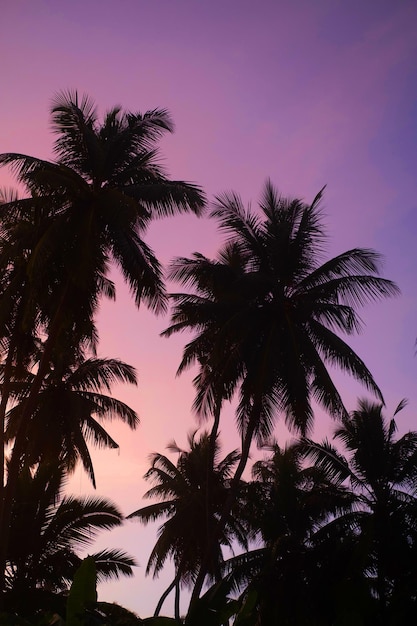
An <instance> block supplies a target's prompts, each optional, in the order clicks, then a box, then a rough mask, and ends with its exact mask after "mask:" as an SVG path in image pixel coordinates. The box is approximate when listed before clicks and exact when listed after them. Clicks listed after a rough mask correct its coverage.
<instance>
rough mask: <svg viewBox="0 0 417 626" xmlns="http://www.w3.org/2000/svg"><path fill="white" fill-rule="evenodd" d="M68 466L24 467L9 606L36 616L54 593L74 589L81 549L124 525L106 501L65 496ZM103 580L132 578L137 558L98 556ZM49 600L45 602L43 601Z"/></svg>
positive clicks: (114, 553)
mask: <svg viewBox="0 0 417 626" xmlns="http://www.w3.org/2000/svg"><path fill="white" fill-rule="evenodd" d="M65 484H66V472H65V468H64V466H63V465H62V464H60V463H55V464H52V465H51V464H40V465H39V466H38V467H37V468H36V470H34V471H33V470H31V469H30V468H29V467H28V466H26V467H24V468H23V469H22V471H21V472H20V474H19V481H18V491H17V494H16V498H15V500H14V502H13V510H12V528H11V534H10V542H9V547H8V553H7V570H6V589H7V594H6V604H7V605H8V607H9V610H10V609H12V608H17V609H19V612H21V613H23V612H26V613H27V614H29V615H30V614H31V611H32V610H33V609H34V608H36V609H39V608H41V605H42V602H43V601H44V602H46V606H48V603H49V602H50V600H51V597H52V596H53V595H54V594H60V593H62V592H65V591H67V590H68V589H69V586H70V584H71V581H72V579H73V577H74V573H75V571H76V570H77V569H78V567H79V566H80V563H81V561H82V557H81V556H80V555H79V552H80V551H81V550H85V549H86V548H87V547H88V546H90V545H91V544H92V542H93V541H94V539H95V538H96V536H97V534H98V533H99V532H100V531H101V530H105V529H111V528H115V527H117V526H120V524H121V523H122V516H121V514H120V512H119V511H118V509H117V508H116V507H115V506H114V505H113V504H112V503H110V502H108V501H107V500H104V499H102V498H74V497H72V496H67V495H65V496H64V495H63V492H64V487H65ZM92 556H93V558H94V560H95V563H96V569H97V577H98V580H99V581H100V580H107V579H109V578H118V577H119V576H121V575H123V576H132V566H134V565H135V562H134V560H133V558H132V557H130V556H128V555H127V554H125V553H124V552H122V551H120V550H102V551H100V552H97V553H95V554H94V555H92ZM43 598H44V600H43Z"/></svg>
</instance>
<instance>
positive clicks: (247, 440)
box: [187, 407, 259, 619]
mask: <svg viewBox="0 0 417 626" xmlns="http://www.w3.org/2000/svg"><path fill="white" fill-rule="evenodd" d="M254 408H255V407H254ZM258 416H259V411H255V410H254V409H252V413H251V417H250V419H249V422H248V426H247V429H246V432H245V434H244V435H242V454H241V457H240V460H239V464H238V466H237V468H236V471H235V474H234V476H233V478H232V480H231V482H230V490H229V495H228V497H227V500H226V502H225V505H224V508H223V511H222V514H221V517H220V519H219V522H218V524H217V526H216V532H215V533H214V536H213V537H212V540H211V542H210V544H209V545H208V546H207V551H206V554H205V557H204V559H203V562H202V564H201V567H200V571H199V572H198V575H197V578H196V581H195V584H194V588H193V591H192V594H191V599H190V604H189V607H188V614H187V619H188V617H189V616H191V619H192V613H193V610H194V608H195V605H196V604H197V602H198V600H199V598H200V594H201V590H202V588H203V585H204V581H205V578H206V576H207V573H208V565H209V562H210V552H211V550H212V549H213V547H214V545H215V541H219V539H220V537H221V533H222V532H223V530H224V527H225V526H226V521H227V518H228V516H229V515H230V512H231V510H232V508H233V505H234V504H235V502H236V498H237V495H238V491H239V483H240V480H241V478H242V475H243V472H244V471H245V468H246V465H247V462H248V459H249V452H250V447H251V443H252V439H253V435H254V432H255V429H256V424H257V423H258Z"/></svg>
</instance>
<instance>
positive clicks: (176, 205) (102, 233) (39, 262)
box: [0, 92, 205, 561]
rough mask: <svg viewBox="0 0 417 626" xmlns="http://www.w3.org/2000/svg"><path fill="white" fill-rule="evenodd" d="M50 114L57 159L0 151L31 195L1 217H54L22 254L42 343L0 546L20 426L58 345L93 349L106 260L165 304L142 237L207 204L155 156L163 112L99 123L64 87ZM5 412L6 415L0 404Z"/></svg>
mask: <svg viewBox="0 0 417 626" xmlns="http://www.w3.org/2000/svg"><path fill="white" fill-rule="evenodd" d="M51 113H52V127H53V131H54V132H55V133H56V134H57V139H56V142H55V146H54V151H55V154H56V156H57V160H56V161H55V162H48V161H44V160H42V159H39V158H36V157H31V156H27V155H22V154H16V153H7V154H2V155H0V165H10V166H11V168H12V170H13V171H14V173H15V174H16V177H17V180H18V182H19V183H20V184H22V185H24V186H25V187H26V189H27V190H28V192H29V197H28V198H25V199H23V200H17V199H11V200H10V201H8V202H3V203H2V204H1V205H0V222H1V223H12V222H13V221H16V220H17V221H19V220H20V219H21V218H22V217H23V216H24V215H26V214H27V211H28V210H30V207H33V205H39V204H41V205H42V206H43V207H46V210H47V211H49V214H50V215H51V216H52V219H51V220H50V223H49V226H48V228H47V229H46V231H45V232H43V233H42V235H41V236H40V238H39V239H38V241H37V242H36V245H35V246H34V247H33V248H32V249H31V250H30V255H29V258H28V259H27V279H28V281H29V282H30V283H31V284H32V286H33V285H37V286H41V287H42V288H41V289H37V290H36V293H37V294H39V293H41V294H42V293H43V298H42V301H41V303H39V306H40V307H41V321H42V327H41V329H39V330H40V331H42V333H43V334H44V335H46V340H45V342H44V345H43V350H42V353H41V354H40V357H39V361H38V366H37V369H36V374H35V376H34V378H33V382H32V385H31V387H30V390H29V391H28V394H27V397H26V399H25V406H24V409H23V411H22V417H21V422H20V426H19V430H18V432H17V433H16V437H15V441H14V447H13V453H12V457H11V460H10V463H9V473H8V481H7V488H6V490H5V493H4V494H3V495H4V497H3V498H2V511H1V524H0V532H1V536H2V538H3V539H4V542H5V543H7V534H8V529H9V522H10V512H11V503H12V498H13V492H14V490H15V488H16V482H17V475H18V467H19V462H20V459H21V457H22V454H23V451H24V445H25V440H26V427H27V424H28V420H29V419H30V416H31V415H32V413H33V411H34V410H35V407H36V398H37V395H38V393H39V391H40V389H41V387H42V384H43V381H44V379H45V377H46V376H47V375H48V371H49V370H50V364H51V361H52V360H53V359H54V358H56V355H57V353H59V352H60V350H61V348H60V347H59V346H60V342H61V341H64V344H65V343H66V342H68V340H70V342H71V343H72V345H75V344H83V343H86V342H87V343H90V344H91V345H92V347H93V348H94V346H95V344H96V340H97V337H96V333H95V328H94V321H93V320H94V313H95V311H96V309H97V305H98V302H99V299H100V296H102V295H107V296H110V297H114V285H113V284H112V283H111V282H110V281H109V280H108V278H107V276H106V275H107V273H108V270H109V266H110V262H111V261H113V262H114V263H115V264H116V265H117V266H118V267H119V268H120V270H121V272H122V274H123V276H124V278H125V280H126V281H127V283H128V285H129V287H130V289H131V292H132V295H133V297H134V300H135V302H136V304H137V305H138V306H139V304H140V303H141V302H145V303H146V304H147V305H148V306H149V307H150V308H151V309H152V310H155V311H161V310H164V308H165V306H166V295H165V291H164V285H163V281H162V275H161V269H160V266H159V263H158V261H157V259H156V257H155V256H154V254H153V252H152V250H151V249H150V248H149V247H148V246H147V245H146V243H145V242H144V241H143V238H142V237H143V234H144V232H145V231H146V227H147V225H148V224H149V222H150V220H151V219H153V218H155V217H160V216H164V215H170V214H172V213H174V212H177V211H188V210H191V211H193V212H194V213H197V214H199V213H200V212H201V210H202V208H203V206H204V202H205V200H204V195H203V193H202V192H201V190H200V189H199V188H198V187H196V186H194V185H190V184H188V183H184V182H182V181H171V180H169V179H168V178H167V176H166V175H165V173H164V171H163V169H162V168H161V166H160V164H159V163H158V151H157V141H158V139H159V138H160V137H161V136H162V135H163V134H164V133H165V132H170V131H172V128H173V125H172V121H171V119H170V116H169V114H168V113H167V111H165V110H160V109H155V110H153V111H148V112H146V113H145V114H143V115H142V114H140V113H124V112H123V111H122V110H121V108H120V107H115V108H113V109H112V110H110V111H109V112H108V113H107V114H106V115H105V117H104V121H103V122H102V123H100V122H99V120H98V116H97V111H96V108H95V105H94V103H93V102H92V101H91V100H90V99H89V98H88V97H86V96H83V97H81V98H80V97H79V96H78V94H77V92H74V93H71V92H67V93H65V92H64V93H61V94H58V96H57V97H56V98H55V101H54V103H53V106H52V111H51ZM68 338H70V339H68ZM9 347H10V346H9ZM2 409H3V416H2V418H3V419H4V412H5V410H6V407H5V406H3V407H2ZM4 542H3V546H4ZM3 557H4V555H3ZM1 560H2V558H1V554H0V561H1ZM3 560H4V559H3Z"/></svg>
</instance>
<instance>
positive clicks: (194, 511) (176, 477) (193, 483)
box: [128, 433, 246, 619]
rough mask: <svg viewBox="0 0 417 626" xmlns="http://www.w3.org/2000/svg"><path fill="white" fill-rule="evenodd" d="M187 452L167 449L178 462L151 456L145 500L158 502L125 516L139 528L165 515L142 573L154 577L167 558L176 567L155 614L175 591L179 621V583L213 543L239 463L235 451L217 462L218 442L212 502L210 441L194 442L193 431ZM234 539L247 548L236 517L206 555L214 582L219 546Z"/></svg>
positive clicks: (193, 573)
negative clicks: (208, 459) (144, 571)
mask: <svg viewBox="0 0 417 626" xmlns="http://www.w3.org/2000/svg"><path fill="white" fill-rule="evenodd" d="M188 441H189V450H187V451H184V450H180V449H179V448H178V447H177V446H176V444H175V443H174V444H171V445H170V446H169V448H170V449H171V450H173V451H175V452H178V453H179V457H178V461H177V464H176V465H175V464H174V463H173V462H172V461H171V460H170V459H168V458H167V457H166V456H164V455H162V454H154V455H152V466H151V468H150V469H149V470H148V472H147V473H146V474H145V478H146V480H150V481H153V482H154V483H155V484H154V486H153V487H151V489H149V491H147V492H146V493H145V496H144V497H145V498H147V499H149V498H157V499H158V500H160V501H159V502H156V503H154V504H151V505H149V506H145V507H143V508H141V509H138V510H137V511H134V512H133V513H131V514H130V515H128V519H132V518H137V519H139V520H140V521H141V522H142V523H143V524H147V523H148V522H150V521H154V520H157V519H159V518H161V517H166V518H167V519H166V521H165V522H163V524H162V525H161V526H160V528H159V531H158V540H157V542H156V544H155V546H154V548H153V550H152V552H151V555H150V557H149V560H148V564H147V567H146V573H147V574H149V573H151V572H153V575H154V576H157V575H158V573H159V572H160V571H161V569H162V567H163V566H164V564H165V562H166V560H167V559H168V558H172V560H173V562H174V565H175V577H174V580H173V582H172V583H171V585H170V586H169V587H168V589H167V590H166V591H165V592H164V594H163V595H162V597H161V599H160V601H159V602H158V605H157V607H156V610H155V615H158V614H159V612H160V610H161V607H162V604H163V602H164V600H165V598H166V597H167V596H168V594H169V593H170V592H171V591H172V590H173V589H174V588H175V591H176V599H175V614H176V618H177V619H179V591H180V585H181V584H183V585H186V586H190V585H191V584H192V583H193V581H194V580H195V577H196V575H197V573H198V570H199V568H200V566H201V562H202V559H203V557H204V555H205V552H206V549H207V544H208V543H209V544H211V543H212V541H211V538H212V535H213V533H214V528H215V524H216V522H217V520H218V518H219V516H220V514H221V511H222V509H223V507H224V504H225V501H226V499H227V496H228V490H229V486H228V485H229V481H230V477H231V474H232V470H233V467H234V466H235V465H236V463H237V461H238V458H239V457H238V454H237V452H236V451H234V452H231V453H229V454H228V455H227V456H226V457H225V458H224V459H222V460H219V458H218V456H219V446H218V443H217V442H216V446H215V457H214V465H213V466H212V469H211V479H210V483H211V490H210V499H208V498H207V495H208V492H207V483H208V475H207V468H208V463H207V458H208V456H209V455H210V454H211V442H210V438H209V436H208V434H207V433H204V434H202V435H201V436H200V438H199V439H196V433H193V434H192V435H190V436H189V439H188ZM235 540H237V541H238V542H240V543H241V544H242V545H245V544H246V536H245V531H244V528H243V527H242V525H241V524H240V522H239V515H237V514H236V512H235V515H230V516H229V517H228V519H227V521H226V524H225V527H224V529H223V532H222V534H221V536H220V537H219V541H218V542H217V543H216V545H215V547H214V549H213V550H212V551H211V552H210V560H209V563H208V573H209V575H210V577H211V578H212V579H216V580H218V579H219V578H220V577H221V573H220V564H221V563H222V561H223V554H222V546H228V547H231V546H232V542H233V541H235Z"/></svg>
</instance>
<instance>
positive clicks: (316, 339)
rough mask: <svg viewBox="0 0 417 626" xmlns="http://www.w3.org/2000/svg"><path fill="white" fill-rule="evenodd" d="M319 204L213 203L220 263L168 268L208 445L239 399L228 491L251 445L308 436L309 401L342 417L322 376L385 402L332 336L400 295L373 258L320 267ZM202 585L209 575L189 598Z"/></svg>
mask: <svg viewBox="0 0 417 626" xmlns="http://www.w3.org/2000/svg"><path fill="white" fill-rule="evenodd" d="M321 197H322V192H320V193H319V194H318V195H317V196H316V198H315V199H314V201H313V203H312V204H311V205H307V204H305V203H303V202H301V201H300V200H287V199H285V198H283V197H281V196H279V195H278V193H277V191H276V190H275V188H274V187H273V185H272V184H271V183H270V182H269V181H268V182H267V184H266V187H265V190H264V193H263V196H262V199H261V202H260V206H259V211H258V212H254V211H250V210H248V211H246V210H245V209H244V207H243V204H242V201H241V199H240V198H239V197H238V196H237V195H236V194H225V195H223V196H220V197H218V198H217V200H216V203H215V206H214V209H213V211H212V216H213V217H214V218H216V219H218V221H219V224H220V229H221V230H222V231H223V232H225V233H226V234H227V236H228V238H227V240H226V242H225V244H224V245H223V247H222V248H221V250H220V252H219V254H218V256H217V258H216V259H214V260H211V259H208V258H206V257H204V256H203V255H201V254H198V253H196V254H194V255H193V257H192V258H179V259H176V260H175V261H174V263H173V265H172V268H171V278H173V279H177V280H179V281H180V282H182V284H183V285H185V286H186V287H190V288H191V289H192V293H191V294H189V293H186V294H184V293H180V294H173V295H172V299H173V302H174V309H173V313H172V323H171V325H170V327H169V328H168V329H167V330H166V331H165V333H164V334H165V335H166V336H170V335H172V334H173V333H176V332H181V331H191V332H193V334H194V336H193V338H192V339H191V340H190V342H189V343H188V344H187V345H186V347H185V350H184V354H183V358H182V361H181V364H180V367H179V370H178V371H179V372H181V371H183V370H184V369H186V368H187V367H189V366H190V365H193V364H197V365H199V372H198V374H197V376H196V378H195V381H194V382H195V385H196V389H197V394H196V400H195V405H194V406H195V408H196V410H197V412H198V413H199V414H200V416H202V417H206V416H208V415H212V414H214V416H215V420H214V424H213V430H212V432H213V436H214V437H215V434H216V432H217V429H218V425H219V419H220V408H221V405H222V403H223V402H224V401H225V400H229V399H230V398H231V397H232V396H233V394H234V392H235V391H237V393H238V407H237V422H238V427H239V430H240V433H241V437H242V448H241V451H242V453H241V459H240V462H239V465H238V467H237V470H236V473H235V478H234V484H238V482H239V480H240V478H241V476H242V473H243V471H244V468H245V466H246V463H247V460H248V457H249V451H250V447H251V443H252V440H253V439H254V438H255V437H256V438H257V440H258V442H262V441H263V440H264V439H265V438H266V437H268V436H269V435H270V434H271V432H272V429H273V426H274V423H275V420H276V418H277V415H279V414H284V415H285V419H286V421H287V424H288V425H289V426H290V427H291V428H293V429H295V430H296V431H298V432H301V433H306V432H308V430H309V428H310V427H311V425H312V422H313V407H312V401H313V400H314V401H316V402H318V404H319V405H321V406H322V407H323V408H324V409H325V410H326V411H328V412H329V413H330V414H331V415H332V416H333V417H343V416H346V409H345V407H344V404H343V401H342V398H341V396H340V394H339V392H338V390H337V388H336V386H335V384H334V383H333V381H332V378H331V375H330V372H329V370H328V368H329V366H330V367H334V366H336V367H338V368H340V369H341V370H342V371H344V372H346V373H348V374H350V375H351V376H353V377H354V378H355V379H357V380H358V381H359V382H361V383H363V384H364V385H365V386H366V387H367V388H368V389H369V390H370V391H371V392H372V393H374V394H375V395H376V396H377V398H379V399H381V398H382V395H381V392H380V390H379V388H378V386H377V384H376V383H375V381H374V379H373V377H372V375H371V373H370V372H369V370H368V368H367V367H366V365H365V364H364V362H363V361H362V360H361V359H360V357H359V356H358V355H357V354H356V353H355V352H354V351H353V350H352V349H351V348H350V347H349V345H348V344H347V343H346V342H345V341H344V340H343V339H341V337H340V336H339V334H340V333H344V334H347V335H352V334H354V333H356V332H358V331H359V330H360V327H361V323H360V319H359V316H358V313H357V308H358V307H359V306H361V305H363V304H365V303H366V302H367V301H369V300H375V299H378V298H382V297H387V296H392V295H395V294H397V293H398V288H397V287H396V286H395V284H394V283H392V282H391V281H389V280H386V279H383V278H381V277H379V268H380V257H379V255H378V254H377V253H376V252H374V251H372V250H367V249H352V250H348V251H347V252H344V253H342V254H340V255H338V256H336V257H335V258H333V259H331V260H329V261H325V262H323V261H322V253H323V246H324V238H325V235H324V227H323V223H322V216H321V210H320V206H319V203H320V199H321ZM232 493H233V489H232ZM232 499H233V495H231V498H230V501H229V505H228V506H230V505H231V502H232ZM226 514H227V513H226V509H225V515H226ZM203 570H204V568H203ZM203 579H204V571H203V572H202V574H201V577H200V579H199V581H198V584H197V585H196V588H195V595H197V594H198V593H199V587H200V586H201V585H202V582H203Z"/></svg>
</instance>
